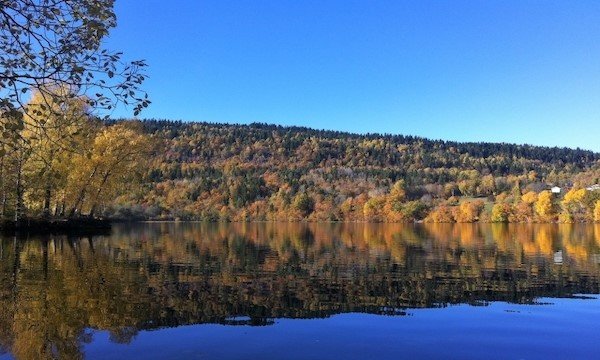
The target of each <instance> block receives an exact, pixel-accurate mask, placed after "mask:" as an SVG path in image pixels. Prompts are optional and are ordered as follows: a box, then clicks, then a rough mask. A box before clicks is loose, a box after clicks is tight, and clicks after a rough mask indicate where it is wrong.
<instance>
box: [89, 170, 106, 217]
mask: <svg viewBox="0 0 600 360" xmlns="http://www.w3.org/2000/svg"><path fill="white" fill-rule="evenodd" d="M109 176H110V171H108V172H107V173H106V174H104V176H103V177H102V182H101V183H100V186H98V191H97V192H96V197H95V198H94V203H93V204H92V208H91V210H90V217H93V216H94V212H95V211H96V207H97V206H98V198H99V197H100V194H101V193H102V190H104V185H106V181H108V178H109Z"/></svg>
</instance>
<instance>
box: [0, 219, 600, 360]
mask: <svg viewBox="0 0 600 360" xmlns="http://www.w3.org/2000/svg"><path fill="white" fill-rule="evenodd" d="M599 280H600V225H515V226H512V225H511V226H507V225H477V224H476V225H471V224H468V225H358V224H201V223H154V224H136V225H125V224H121V225H117V226H115V228H114V229H113V231H112V234H111V235H109V236H96V237H68V236H53V235H48V236H36V237H31V238H28V239H18V238H13V237H2V238H1V241H0V359H5V358H7V359H8V358H17V359H52V358H61V359H63V358H64V359H78V358H90V359H113V358H115V359H121V358H122V359H131V358H135V359H137V358H140V359H179V358H185V359H188V358H189V359H401V358H407V359H413V358H426V359H433V358H454V359H464V358H475V359H477V358H486V359H487V358H506V359H548V358H562V359H579V358H598V357H599V356H600V298H599V297H598V296H597V295H594V294H598V293H599V292H600V289H599Z"/></svg>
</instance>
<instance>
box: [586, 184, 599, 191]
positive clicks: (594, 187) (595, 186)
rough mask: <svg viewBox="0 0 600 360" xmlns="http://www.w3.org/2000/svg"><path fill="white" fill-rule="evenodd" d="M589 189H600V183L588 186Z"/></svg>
mask: <svg viewBox="0 0 600 360" xmlns="http://www.w3.org/2000/svg"><path fill="white" fill-rule="evenodd" d="M586 190H587V191H596V190H600V184H596V185H592V186H590V187H589V188H586Z"/></svg>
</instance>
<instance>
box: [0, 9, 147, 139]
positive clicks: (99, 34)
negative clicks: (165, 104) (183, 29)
mask: <svg viewBox="0 0 600 360" xmlns="http://www.w3.org/2000/svg"><path fill="white" fill-rule="evenodd" d="M113 5H114V0H0V111H1V112H2V114H3V116H2V117H3V121H2V123H1V124H0V126H1V128H0V132H1V134H2V136H1V139H2V140H1V141H2V143H7V142H8V141H10V138H11V136H14V134H15V133H16V131H15V130H20V129H22V128H23V126H24V124H23V116H22V110H23V107H24V104H25V103H26V102H27V98H28V97H29V96H30V93H31V91H32V90H36V91H37V92H39V93H40V94H41V95H42V97H43V98H44V99H46V101H47V102H48V103H54V104H56V103H60V102H63V101H68V100H69V99H71V98H73V97H76V96H81V95H85V96H86V97H85V99H86V101H87V102H88V104H89V105H90V107H91V108H92V109H93V110H95V111H96V113H97V114H98V115H105V116H108V114H109V113H110V111H111V110H113V109H114V108H115V106H116V105H117V103H124V104H125V105H131V106H132V107H133V112H134V114H135V115H137V114H138V113H139V112H140V111H141V110H142V109H143V108H144V107H147V106H148V104H149V103H150V102H149V100H148V95H147V93H146V92H145V91H143V90H142V89H141V88H140V85H141V84H142V82H143V81H144V80H145V77H146V75H145V73H144V70H145V68H146V63H145V62H144V61H142V60H138V61H132V62H125V61H124V60H123V59H122V53H121V52H116V51H110V50H108V49H104V48H103V47H102V40H103V39H104V38H105V37H106V36H107V34H108V33H109V30H110V29H111V28H113V27H114V26H115V25H116V16H115V13H114V11H113ZM65 88H68V89H69V91H60V92H57V91H54V89H65ZM40 110H41V111H43V110H44V109H40ZM33 115H35V114H33ZM39 115H41V113H40V114H39Z"/></svg>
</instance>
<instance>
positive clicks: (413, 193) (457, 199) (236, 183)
mask: <svg viewBox="0 0 600 360" xmlns="http://www.w3.org/2000/svg"><path fill="white" fill-rule="evenodd" d="M22 116H23V119H25V120H24V121H23V122H22V123H21V124H22V125H21V126H20V127H18V126H13V127H11V123H10V122H6V123H5V124H3V127H4V128H7V129H10V130H11V131H12V132H13V133H16V134H17V135H18V136H16V137H15V139H16V140H15V141H13V142H12V143H11V144H10V145H4V147H3V150H2V152H0V154H1V157H0V182H1V185H2V186H1V191H2V193H1V194H0V201H1V204H0V212H1V213H0V215H1V216H2V217H3V218H4V219H15V220H16V221H18V220H19V219H25V218H77V217H79V218H80V217H103V218H108V219H114V220H205V221H316V222H329V221H345V222H414V221H425V222H437V223H448V222H459V223H469V222H478V221H479V222H515V223H534V222H562V223H571V222H593V221H600V190H598V189H597V187H594V186H593V185H595V184H597V183H598V182H599V179H600V154H598V153H594V152H591V151H586V150H580V149H568V148H549V147H538V146H530V145H513V144H495V143H458V142H451V141H441V140H429V139H425V138H419V137H413V136H402V135H379V134H367V135H358V134H350V133H343V132H335V131H324V130H314V129H309V128H300V127H281V126H275V125H266V124H251V125H225V124H210V123H194V122H178V121H165V120H146V121H138V120H100V119H97V118H96V117H94V116H93V115H92V113H91V112H90V111H89V108H88V105H87V102H86V101H85V100H84V99H80V98H78V97H76V96H71V97H70V100H69V101H66V102H65V101H63V102H61V103H57V104H55V105H52V104H51V103H50V104H49V102H48V101H47V99H43V93H37V94H34V95H33V97H32V99H31V100H30V102H29V103H28V104H27V106H26V107H25V110H24V113H23V115H22ZM551 187H554V188H555V189H558V191H557V190H554V191H551Z"/></svg>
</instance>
